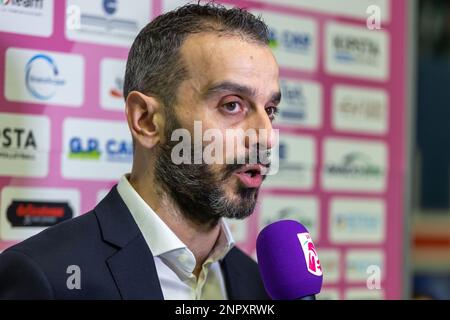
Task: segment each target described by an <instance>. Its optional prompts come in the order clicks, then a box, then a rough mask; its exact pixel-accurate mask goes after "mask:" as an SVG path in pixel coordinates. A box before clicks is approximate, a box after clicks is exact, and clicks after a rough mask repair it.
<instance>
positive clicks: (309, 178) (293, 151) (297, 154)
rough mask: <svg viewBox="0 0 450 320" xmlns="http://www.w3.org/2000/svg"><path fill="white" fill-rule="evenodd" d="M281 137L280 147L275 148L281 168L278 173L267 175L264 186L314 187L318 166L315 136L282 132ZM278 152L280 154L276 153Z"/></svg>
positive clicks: (287, 187)
mask: <svg viewBox="0 0 450 320" xmlns="http://www.w3.org/2000/svg"><path fill="white" fill-rule="evenodd" d="M279 138H280V141H279V142H280V144H279V148H278V150H276V149H274V150H273V157H278V158H279V169H278V172H277V173H276V174H274V175H269V176H267V180H266V181H265V182H264V184H263V187H264V188H275V187H279V188H286V189H304V190H306V189H311V188H313V186H314V167H315V166H316V144H315V140H314V138H313V137H310V136H305V135H302V136H299V135H287V134H281V135H280V137H279ZM300 150H301V151H300ZM276 152H278V154H275V153H276Z"/></svg>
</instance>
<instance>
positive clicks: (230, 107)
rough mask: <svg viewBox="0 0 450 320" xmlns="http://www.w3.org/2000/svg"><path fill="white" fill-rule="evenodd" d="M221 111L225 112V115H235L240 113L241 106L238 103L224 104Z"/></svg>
mask: <svg viewBox="0 0 450 320" xmlns="http://www.w3.org/2000/svg"><path fill="white" fill-rule="evenodd" d="M223 109H224V110H225V112H226V113H229V114H236V113H239V112H241V111H242V106H241V104H240V103H239V102H237V101H233V102H228V103H225V104H224V105H223Z"/></svg>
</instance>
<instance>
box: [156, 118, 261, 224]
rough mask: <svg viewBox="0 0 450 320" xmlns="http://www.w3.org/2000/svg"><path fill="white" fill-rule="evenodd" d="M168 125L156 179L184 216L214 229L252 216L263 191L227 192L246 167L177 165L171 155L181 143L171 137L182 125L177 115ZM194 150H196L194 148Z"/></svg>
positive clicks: (237, 189) (239, 189) (235, 189)
mask: <svg viewBox="0 0 450 320" xmlns="http://www.w3.org/2000/svg"><path fill="white" fill-rule="evenodd" d="M167 124H168V126H167V129H166V130H165V137H166V139H167V142H166V143H164V144H160V145H158V146H157V157H156V162H155V180H156V182H157V183H158V184H159V186H160V187H161V188H162V190H163V191H164V192H165V193H166V195H167V196H168V197H169V198H170V199H171V200H173V202H174V203H175V204H176V205H177V207H178V208H179V209H180V211H181V212H182V214H183V215H184V216H185V217H186V218H187V219H189V220H190V221H192V222H194V223H196V224H200V225H212V226H213V225H216V224H217V223H218V222H219V220H220V218H234V219H244V218H246V217H248V216H250V215H251V214H252V213H253V211H254V209H255V206H256V202H257V197H258V192H259V188H245V187H243V186H242V185H240V184H239V183H236V186H232V192H231V195H227V192H226V190H225V185H226V183H227V182H229V181H230V180H231V178H232V177H233V174H234V173H235V172H236V171H237V170H239V169H240V168H242V167H243V166H244V164H224V165H222V166H221V169H220V171H219V172H215V171H214V170H213V167H212V166H211V165H209V164H204V163H202V164H183V163H182V164H175V163H174V162H173V161H172V158H171V154H172V149H173V148H174V146H175V145H177V144H178V142H176V141H170V137H171V135H172V132H173V130H174V129H176V128H182V126H181V125H180V123H179V122H178V120H177V119H176V118H175V116H174V115H170V121H168V122H167ZM191 150H194V148H193V146H192V148H191ZM193 158H194V157H192V159H193ZM247 163H248V162H247Z"/></svg>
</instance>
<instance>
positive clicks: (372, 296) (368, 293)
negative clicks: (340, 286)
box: [345, 288, 385, 300]
mask: <svg viewBox="0 0 450 320" xmlns="http://www.w3.org/2000/svg"><path fill="white" fill-rule="evenodd" d="M384 299H385V297H384V291H383V290H379V289H373V290H370V289H367V288H353V289H348V290H346V291H345V300H384Z"/></svg>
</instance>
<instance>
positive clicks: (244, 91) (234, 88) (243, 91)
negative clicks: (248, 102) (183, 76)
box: [204, 81, 281, 103]
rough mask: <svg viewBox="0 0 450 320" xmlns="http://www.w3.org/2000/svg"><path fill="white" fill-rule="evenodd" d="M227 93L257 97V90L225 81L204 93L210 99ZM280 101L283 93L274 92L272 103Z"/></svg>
mask: <svg viewBox="0 0 450 320" xmlns="http://www.w3.org/2000/svg"><path fill="white" fill-rule="evenodd" d="M225 91H229V92H235V93H238V94H240V95H243V96H248V97H254V96H256V90H255V89H254V88H251V87H248V86H245V85H242V84H239V83H235V82H231V81H224V82H221V83H218V84H215V85H212V86H211V87H209V88H207V89H206V91H205V93H204V97H205V98H209V97H211V96H212V95H214V94H216V93H220V92H225ZM280 100H281V93H280V92H279V91H277V92H274V93H273V94H272V97H271V102H274V103H279V102H280Z"/></svg>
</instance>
